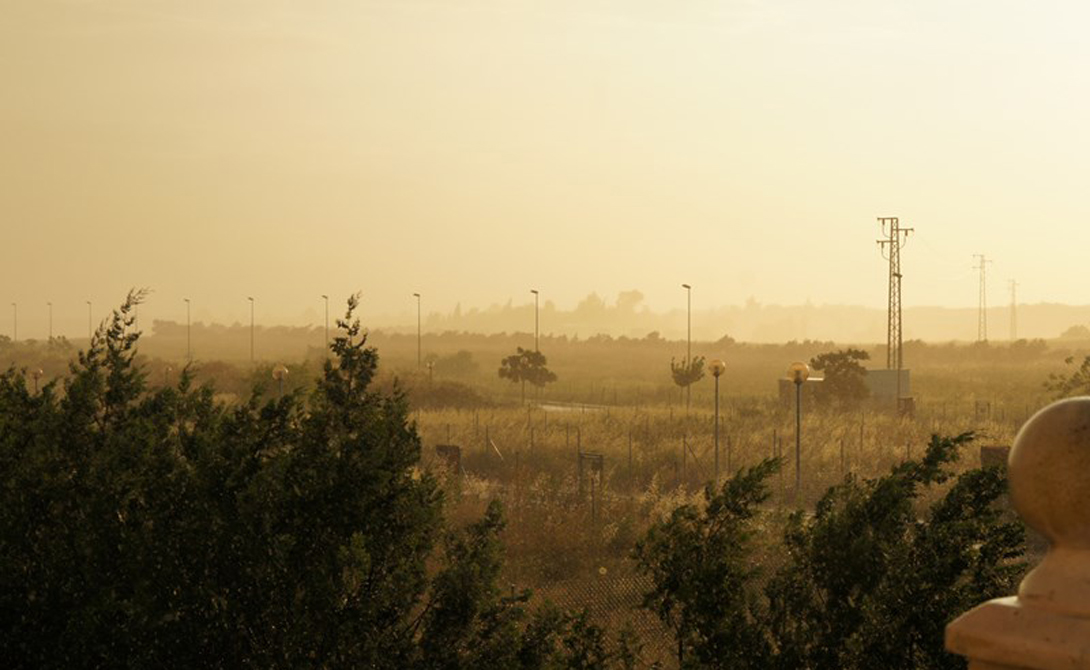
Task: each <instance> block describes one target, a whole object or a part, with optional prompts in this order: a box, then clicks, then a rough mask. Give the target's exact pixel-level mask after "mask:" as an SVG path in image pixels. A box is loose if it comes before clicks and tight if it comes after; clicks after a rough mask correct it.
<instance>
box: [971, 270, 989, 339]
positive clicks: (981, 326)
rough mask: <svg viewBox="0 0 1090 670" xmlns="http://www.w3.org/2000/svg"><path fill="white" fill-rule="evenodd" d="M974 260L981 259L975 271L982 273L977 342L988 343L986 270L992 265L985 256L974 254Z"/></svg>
mask: <svg viewBox="0 0 1090 670" xmlns="http://www.w3.org/2000/svg"><path fill="white" fill-rule="evenodd" d="M973 258H977V259H979V264H978V265H977V266H976V268H975V269H977V270H979V271H980V297H979V299H978V311H977V320H976V341H977V342H987V341H988V282H987V272H986V270H985V268H986V266H987V265H988V263H991V261H989V260H988V259H987V257H986V256H984V254H973Z"/></svg>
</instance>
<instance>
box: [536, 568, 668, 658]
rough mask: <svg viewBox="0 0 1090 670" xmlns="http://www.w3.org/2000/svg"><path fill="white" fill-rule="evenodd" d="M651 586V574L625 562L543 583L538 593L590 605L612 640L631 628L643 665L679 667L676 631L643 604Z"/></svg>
mask: <svg viewBox="0 0 1090 670" xmlns="http://www.w3.org/2000/svg"><path fill="white" fill-rule="evenodd" d="M650 588H651V582H650V579H649V578H648V577H646V576H644V575H640V574H638V573H637V572H635V570H634V566H632V565H630V564H624V565H622V566H621V567H619V568H614V569H612V570H606V569H605V568H600V569H599V570H598V571H596V572H594V573H592V574H588V575H582V576H579V577H576V578H573V579H570V580H565V581H560V582H553V583H551V584H547V585H543V586H540V587H538V588H537V589H535V591H534V596H535V598H538V599H541V600H550V601H552V602H553V603H554V604H556V605H558V606H560V607H562V608H564V609H567V610H574V611H579V610H583V609H586V610H587V612H588V614H589V615H590V618H591V620H592V621H593V622H594V623H595V624H597V625H598V626H601V627H602V628H603V629H605V630H606V631H607V635H608V639H609V642H610V644H613V645H615V644H617V643H618V640H619V636H620V634H621V631H624V630H625V629H626V628H627V629H628V630H629V631H630V632H631V633H632V637H633V639H634V640H635V642H636V646H637V647H638V648H639V650H640V654H639V659H640V667H648V668H652V667H661V668H676V667H677V655H676V651H677V650H676V647H675V645H676V643H675V642H674V636H673V634H672V633H671V632H670V630H669V629H667V628H666V627H665V626H664V625H663V624H662V622H661V621H660V620H659V619H658V617H656V616H655V614H654V613H653V612H651V611H650V610H647V609H644V608H642V607H641V606H640V605H641V604H642V602H643V596H644V594H645V593H646V592H647V591H649V590H650Z"/></svg>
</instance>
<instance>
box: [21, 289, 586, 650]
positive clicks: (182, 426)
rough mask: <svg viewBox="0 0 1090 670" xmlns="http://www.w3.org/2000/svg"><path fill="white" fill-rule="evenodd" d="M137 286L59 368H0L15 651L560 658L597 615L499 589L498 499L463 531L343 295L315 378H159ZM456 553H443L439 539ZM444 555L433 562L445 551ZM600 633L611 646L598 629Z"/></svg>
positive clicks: (580, 645) (581, 644) (577, 646)
mask: <svg viewBox="0 0 1090 670" xmlns="http://www.w3.org/2000/svg"><path fill="white" fill-rule="evenodd" d="M140 298H141V294H132V295H130V296H129V299H128V300H127V301H126V302H125V304H124V305H122V307H121V308H120V310H118V311H117V312H115V313H114V315H113V318H112V319H111V320H110V322H109V323H108V325H105V326H103V327H102V328H100V330H99V332H98V333H96V335H95V337H94V338H93V340H92V342H91V345H90V348H89V349H88V350H87V351H86V352H83V353H81V354H80V356H79V359H78V362H76V363H73V364H72V366H71V370H70V374H69V376H67V377H66V378H64V379H63V380H59V381H58V380H55V381H53V382H51V383H49V384H47V385H46V386H45V387H44V388H42V389H41V390H40V392H37V393H35V392H33V391H32V390H30V389H28V386H27V379H26V375H25V373H24V372H22V371H18V370H8V371H7V372H5V373H3V374H2V375H0V630H2V631H3V633H2V634H0V658H3V659H4V663H5V665H6V666H8V667H85V666H89V667H203V666H213V667H245V666H257V667H268V668H274V667H285V668H286V667H291V668H296V667H380V668H385V667H391V668H394V667H396V668H401V667H425V668H427V667H436V668H440V667H441V668H462V667H466V668H468V667H483V666H484V665H490V666H491V667H500V666H503V667H528V668H535V667H563V666H565V665H567V664H569V663H572V664H574V663H577V662H579V659H585V658H598V657H599V656H598V655H596V654H597V652H598V651H600V649H599V647H600V646H601V645H600V644H597V642H596V641H597V640H598V639H599V638H600V635H601V631H600V630H598V629H596V628H594V627H593V626H589V625H587V624H586V622H585V621H584V620H582V619H579V618H577V617H572V616H570V615H567V614H564V613H561V612H557V611H555V610H552V609H548V608H546V609H543V610H540V611H538V612H536V613H534V612H530V611H529V610H528V609H527V607H526V601H527V598H528V594H525V593H524V594H518V595H512V596H510V597H503V596H501V594H500V592H499V589H498V588H497V587H496V586H495V581H496V578H497V576H498V573H499V567H500V565H501V560H502V555H501V551H500V550H501V547H500V545H499V542H498V540H497V535H498V533H499V532H500V530H501V529H502V527H503V518H502V511H501V509H500V507H499V505H498V503H494V504H493V505H491V506H490V507H489V509H488V512H487V514H486V515H485V517H484V519H482V520H481V521H479V522H478V523H476V524H473V525H471V526H470V527H469V528H468V529H466V530H465V531H463V532H456V531H449V530H446V529H445V528H444V526H443V517H442V505H443V495H442V491H441V489H440V488H439V486H438V485H437V483H436V481H435V480H434V479H433V478H432V477H431V476H430V475H429V474H428V473H426V472H423V471H421V470H420V469H419V468H418V460H419V456H420V440H419V438H418V436H417V434H416V432H415V429H414V428H413V427H412V425H411V424H410V423H409V422H408V421H407V412H408V408H407V405H406V401H405V398H404V396H403V395H402V394H401V393H400V392H399V391H397V390H396V389H395V390H394V391H393V392H392V393H389V394H384V393H379V392H376V391H374V390H372V389H371V382H372V379H373V376H374V373H375V370H376V367H377V364H378V360H377V354H376V353H375V350H374V349H372V348H369V347H367V346H365V338H363V337H361V336H360V327H359V322H358V321H353V319H352V311H353V309H354V308H355V307H356V304H357V299H356V298H355V297H353V298H352V299H350V300H349V305H348V312H347V315H346V317H345V319H344V320H341V321H338V325H339V327H340V328H341V335H340V336H338V337H337V338H336V339H335V340H334V341H333V343H332V345H331V349H332V353H333V357H332V358H331V359H330V360H329V361H327V362H326V364H325V366H324V370H323V373H322V375H321V377H320V378H319V379H318V380H317V382H316V383H315V384H314V386H313V390H312V391H311V392H310V394H309V397H306V398H304V397H301V392H298V391H297V392H295V393H285V395H284V396H283V397H282V398H279V399H276V400H268V399H263V398H261V397H260V396H259V395H257V394H256V393H255V395H253V396H252V397H251V398H250V400H249V401H248V402H246V403H242V404H240V405H238V406H234V407H230V408H228V407H227V406H224V405H220V404H218V403H216V402H214V401H213V391H212V389H211V388H210V387H202V388H194V387H193V384H192V377H191V375H190V374H189V371H186V372H184V373H183V374H182V375H181V376H180V377H181V378H180V380H179V381H178V384H177V386H176V387H170V388H164V387H160V388H156V389H149V388H148V387H147V386H146V385H145V380H144V374H143V372H142V371H141V369H140V368H139V366H137V365H136V364H135V363H134V357H135V345H136V342H137V335H136V334H135V333H134V332H133V319H132V316H131V313H132V311H133V308H134V307H135V305H136V304H138V302H139V300H140ZM440 545H441V546H442V547H444V551H442V552H439V551H436V549H437V547H438V546H440ZM433 566H434V567H433ZM596 645H597V646H596Z"/></svg>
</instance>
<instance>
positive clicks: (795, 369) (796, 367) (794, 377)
mask: <svg viewBox="0 0 1090 670" xmlns="http://www.w3.org/2000/svg"><path fill="white" fill-rule="evenodd" d="M787 377H788V378H789V379H790V380H791V381H793V382H794V383H795V504H798V502H799V491H800V490H801V488H802V385H803V383H804V382H805V381H806V380H807V379H808V378H809V377H810V366H809V365H807V364H806V363H802V362H797V361H796V362H795V363H792V364H791V367H789V368H788V369H787Z"/></svg>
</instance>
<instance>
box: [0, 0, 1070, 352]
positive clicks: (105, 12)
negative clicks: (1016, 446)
mask: <svg viewBox="0 0 1090 670" xmlns="http://www.w3.org/2000/svg"><path fill="white" fill-rule="evenodd" d="M1088 14H1090V9H1088V8H1087V6H1086V5H1085V4H1083V3H1076V2H1057V3H1049V4H1047V5H1043V6H1042V5H1029V4H1025V3H1013V2H993V3H987V4H982V3H979V2H969V1H966V0H962V1H954V2H949V1H943V2H938V1H931V0H928V1H924V2H915V3H909V4H905V3H895V2H872V1H867V2H863V1H848V0H843V1H839V0H838V1H834V2H821V3H814V2H802V1H791V2H777V3H756V2H747V1H735V2H708V1H694V2H685V3H671V2H662V1H654V2H653V1H649V0H639V1H634V0H623V1H622V0H597V1H593V2H587V1H580V2H575V1H573V0H561V1H559V2H548V3H544V2H530V1H522V2H491V1H485V0H474V1H470V0H444V1H441V2H421V1H416V0H396V1H389V2H374V1H352V2H349V1H338V0H309V1H307V2H292V1H281V2H276V3H269V2H257V1H250V0H247V1H237V2H221V1H219V0H100V1H96V2H88V1H83V0H80V1H76V0H71V1H66V0H7V2H5V3H4V4H3V7H2V8H0V80H2V81H3V82H4V104H3V105H0V144H2V145H3V146H4V151H3V152H0V183H3V185H4V186H3V188H0V221H2V222H3V231H4V234H3V241H4V244H3V247H2V248H3V254H2V256H0V260H2V262H0V287H2V288H0V303H2V304H4V305H8V304H9V303H11V302H18V303H19V305H20V316H21V321H22V322H23V324H24V327H21V328H20V330H21V331H22V332H24V333H26V334H27V336H39V337H40V336H44V333H45V314H44V305H45V303H46V301H52V302H53V303H54V305H55V319H56V328H57V331H58V332H62V333H67V334H70V335H77V336H78V335H81V334H83V333H84V332H85V323H86V305H85V301H88V300H90V301H92V302H93V303H94V305H95V308H94V309H95V317H96V320H97V319H98V318H99V317H101V316H102V315H103V314H104V311H105V309H106V307H107V306H110V305H115V304H117V303H118V302H119V301H120V299H121V297H122V296H123V294H124V292H125V291H126V290H127V289H128V288H129V287H131V286H150V287H152V288H153V289H154V291H155V293H154V294H153V296H152V298H151V300H150V301H149V302H148V303H147V305H145V306H144V307H143V308H142V315H141V318H142V319H145V320H146V321H145V322H146V323H150V320H151V319H154V318H163V319H171V320H175V321H177V320H180V319H182V318H184V311H183V309H184V308H183V306H182V298H183V297H189V298H191V299H192V300H193V306H194V318H195V319H201V320H205V321H217V322H223V323H231V322H235V321H239V322H245V321H247V320H248V316H249V315H248V304H247V302H246V296H248V295H252V296H256V297H257V299H258V310H257V311H258V321H259V323H278V322H283V323H301V322H310V323H319V322H320V319H321V314H320V311H321V306H320V305H321V303H320V299H319V298H318V296H319V295H321V294H323V293H325V294H329V295H331V296H337V297H338V298H340V297H342V296H344V295H346V294H347V293H349V292H350V291H353V290H356V289H362V290H363V291H364V294H365V301H364V309H363V311H362V315H363V316H364V318H365V319H367V318H368V315H369V314H370V315H371V316H372V317H374V316H375V315H384V316H385V321H386V322H387V323H391V324H402V325H405V324H409V323H411V322H412V320H413V317H414V316H415V314H414V308H415V305H414V304H413V300H412V298H411V294H412V293H413V292H420V293H423V294H424V296H425V303H424V305H425V311H426V312H436V313H444V314H449V313H450V312H452V311H453V310H454V309H455V307H456V305H458V304H461V306H462V308H463V310H468V309H470V308H472V307H474V306H476V307H479V308H481V309H487V306H488V305H492V304H500V305H502V304H504V303H506V302H507V301H508V300H512V301H513V303H514V304H516V305H519V304H523V305H525V304H527V303H528V302H529V298H530V296H529V294H528V291H529V289H530V288H538V289H540V290H541V292H542V298H543V299H545V300H549V301H552V302H553V303H554V304H555V305H556V306H557V308H558V309H561V310H574V309H576V308H577V306H578V304H579V302H580V301H581V300H582V299H583V298H584V297H585V296H586V295H587V294H588V293H590V292H591V291H597V292H598V294H599V295H602V296H610V297H609V298H607V300H612V296H616V295H617V294H618V293H619V292H621V291H624V290H628V289H631V288H633V287H637V288H639V289H640V290H641V291H643V292H644V293H645V296H646V300H645V303H644V304H646V305H647V306H648V308H650V309H651V310H653V311H656V312H666V311H669V310H676V309H679V308H682V307H683V306H684V295H683V292H682V290H681V289H680V288H679V284H680V283H681V282H688V283H691V284H692V285H693V286H694V287H695V289H694V303H695V305H696V306H698V307H699V308H700V309H712V308H718V307H721V306H726V305H738V306H740V305H743V304H745V302H746V300H747V299H749V298H751V297H752V298H754V299H755V300H757V301H759V302H761V303H764V304H784V305H802V304H805V303H807V302H811V303H813V304H818V305H821V304H831V305H839V304H844V305H859V306H862V307H865V308H869V309H872V310H881V309H882V308H884V306H885V300H886V284H885V277H886V265H885V262H884V261H883V259H882V258H881V256H880V255H879V252H878V250H877V248H876V246H875V244H874V240H875V239H876V238H877V237H879V236H880V230H879V227H878V225H877V223H876V221H875V217H877V216H899V217H901V219H902V222H903V223H904V225H908V226H915V227H916V233H915V234H914V235H913V236H912V237H911V238H910V239H909V242H908V245H907V246H906V247H905V250H904V254H903V262H904V274H905V279H904V301H905V305H906V306H908V307H911V306H927V305H934V306H940V307H965V308H970V309H971V308H974V307H975V305H976V299H977V285H976V276H975V273H974V272H973V271H972V269H971V266H972V262H973V261H972V257H971V254H974V253H985V254H987V255H988V256H989V257H990V258H993V259H995V264H994V265H992V266H990V267H989V273H990V277H991V284H990V303H991V304H992V305H997V306H1001V305H1004V304H1005V303H1006V299H1007V297H1006V291H1005V286H1006V280H1007V279H1008V278H1011V277H1014V278H1017V279H1018V280H1019V281H1020V282H1021V288H1020V292H1019V296H1020V298H1021V299H1022V300H1023V301H1025V302H1027V303H1041V302H1057V303H1070V304H1080V305H1081V304H1085V303H1086V302H1087V296H1086V294H1085V292H1084V288H1083V282H1081V281H1079V280H1078V278H1079V277H1081V276H1082V270H1083V266H1084V258H1083V254H1082V253H1081V250H1083V249H1085V248H1087V246H1088V245H1090V229H1088V228H1087V226H1085V225H1084V222H1085V221H1086V220H1087V215H1088V214H1090V211H1088V209H1090V204H1088V202H1087V200H1086V198H1085V197H1084V193H1083V191H1084V188H1083V182H1084V181H1085V175H1086V174H1087V173H1088V172H1087V167H1088V166H1087V165H1086V162H1087V160H1088V159H1087V157H1088V156H1090V134H1088V133H1087V130H1086V125H1085V119H1086V118H1087V116H1088V113H1090V72H1088V71H1087V69H1086V68H1085V67H1084V66H1083V64H1085V63H1086V62H1088V60H1090V59H1088V57H1090V53H1088V52H1090V45H1088V44H1087V42H1086V41H1085V39H1084V36H1083V35H1082V32H1083V26H1085V25H1086V24H1087V19H1090V16H1088ZM308 310H309V311H308ZM997 317H998V318H999V319H1000V320H1001V321H1000V322H999V323H994V325H993V332H994V333H996V334H1002V333H1005V330H1006V324H1005V321H1002V319H1003V317H1002V316H998V313H997ZM6 318H7V317H5V320H6ZM912 324H913V321H912V316H911V314H910V313H906V335H912V333H911V329H912V328H913V325H912ZM1024 327H1025V328H1027V329H1028V328H1030V324H1029V323H1024ZM4 330H5V331H6V330H7V328H6V326H5V328H4ZM709 330H711V331H712V332H709V333H707V334H706V335H705V336H707V337H711V336H713V335H714V336H716V337H718V336H720V335H721V334H722V333H721V332H719V331H721V330H725V331H726V332H729V330H730V326H729V325H728V326H727V328H725V329H723V328H719V327H718V325H717V326H716V327H715V328H711V329H709ZM855 330H857V331H859V332H860V333H863V334H861V335H860V338H862V339H879V340H880V339H882V335H883V331H882V330H881V325H880V324H879V330H878V331H877V337H875V336H873V335H871V334H869V333H870V331H871V330H872V328H871V326H870V325H869V324H865V323H861V324H859V326H858V327H857V328H855ZM1053 330H1055V329H1052V328H1051V326H1050V327H1049V329H1048V332H1042V333H1039V334H1041V335H1056V334H1058V332H1052V331H1053ZM974 334H975V324H974V322H973V321H971V320H970V321H969V322H968V324H966V326H965V328H964V332H951V333H950V335H949V336H948V337H949V338H959V339H969V338H971V337H973V335H974ZM1025 334H1026V335H1031V336H1033V335H1037V334H1038V333H1033V332H1032V331H1031V330H1026V331H1025ZM739 335H741V336H743V337H744V334H743V333H739ZM776 336H777V337H782V336H781V335H780V334H779V332H778V331H777V333H776ZM796 336H797V337H805V336H806V333H804V332H799V333H797V335H796ZM814 336H820V335H817V334H816V333H815V334H814ZM754 337H756V336H754ZM993 337H994V336H993Z"/></svg>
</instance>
